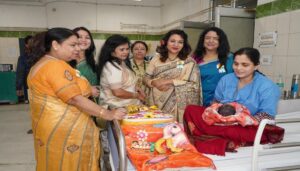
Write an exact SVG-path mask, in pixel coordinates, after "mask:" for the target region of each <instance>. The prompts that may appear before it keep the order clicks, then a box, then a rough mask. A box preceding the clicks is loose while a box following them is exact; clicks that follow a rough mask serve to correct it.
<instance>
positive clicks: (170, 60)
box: [168, 56, 177, 61]
mask: <svg viewBox="0 0 300 171" xmlns="http://www.w3.org/2000/svg"><path fill="white" fill-rule="evenodd" d="M168 59H169V61H175V60H176V59H177V56H176V57H175V58H173V59H171V58H169V57H168Z"/></svg>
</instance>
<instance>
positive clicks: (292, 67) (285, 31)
mask: <svg viewBox="0 0 300 171" xmlns="http://www.w3.org/2000/svg"><path fill="white" fill-rule="evenodd" d="M256 17H257V19H256V21H255V35H254V36H255V37H254V40H255V41H254V47H256V48H258V49H259V50H260V52H261V54H262V55H272V57H273V58H272V63H271V65H261V67H260V70H261V71H262V72H263V73H265V74H266V75H267V76H269V77H270V78H272V79H273V80H274V81H276V79H277V78H278V76H279V74H281V75H283V77H284V80H285V88H284V89H285V90H290V87H291V80H292V75H293V74H300V22H299V21H300V20H299V18H300V0H275V1H273V2H270V3H266V4H263V5H259V6H258V7H257V13H256ZM273 31H277V33H278V38H277V45H276V46H275V47H265V48H259V47H258V36H259V33H265V32H273Z"/></svg>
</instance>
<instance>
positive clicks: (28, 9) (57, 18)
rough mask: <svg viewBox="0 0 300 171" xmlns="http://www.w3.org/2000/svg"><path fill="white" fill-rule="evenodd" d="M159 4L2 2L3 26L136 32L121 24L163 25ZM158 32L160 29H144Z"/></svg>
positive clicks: (0, 14)
mask: <svg viewBox="0 0 300 171" xmlns="http://www.w3.org/2000/svg"><path fill="white" fill-rule="evenodd" d="M160 16H161V14H160V7H159V6H134V5H127V6H126V5H107V4H102V3H101V4H96V3H91V2H89V3H79V2H72V1H70V2H66V1H65V2H59V1H54V2H48V3H45V4H44V5H28V4H26V5H7V4H1V3H0V28H1V27H24V28H52V27H67V28H74V27H77V26H86V27H87V28H89V29H90V30H94V31H103V32H113V31H117V32H128V31H129V32H134V31H140V29H128V28H121V25H120V23H121V22H122V23H125V24H145V25H148V26H154V27H159V26H160V25H161V18H160ZM144 31H147V32H152V31H154V32H158V31H160V30H153V29H152V30H151V29H147V30H144Z"/></svg>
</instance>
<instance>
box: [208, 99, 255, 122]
mask: <svg viewBox="0 0 300 171" xmlns="http://www.w3.org/2000/svg"><path fill="white" fill-rule="evenodd" d="M202 118H203V120H204V122H205V123H207V124H208V125H235V124H240V125H242V126H246V125H258V122H257V120H256V119H255V118H254V117H252V116H251V114H250V111H249V110H248V109H247V108H246V107H245V106H243V105H241V104H239V103H236V102H232V103H226V104H222V103H214V104H212V105H211V106H210V107H207V108H206V109H205V111H204V113H203V115H202Z"/></svg>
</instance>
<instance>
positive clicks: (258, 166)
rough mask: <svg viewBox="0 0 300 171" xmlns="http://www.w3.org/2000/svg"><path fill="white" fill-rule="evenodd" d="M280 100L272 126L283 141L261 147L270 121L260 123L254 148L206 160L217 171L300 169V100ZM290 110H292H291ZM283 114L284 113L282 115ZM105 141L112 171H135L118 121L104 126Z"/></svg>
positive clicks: (242, 149) (239, 149)
mask: <svg viewBox="0 0 300 171" xmlns="http://www.w3.org/2000/svg"><path fill="white" fill-rule="evenodd" d="M289 104H290V103H289V102H288V100H285V101H281V102H280V104H279V109H278V111H279V114H278V115H277V116H276V124H277V125H278V126H280V127H283V128H284V129H285V135H284V139H283V141H282V142H281V143H278V144H265V145H261V144H260V143H259V142H260V138H261V134H262V131H263V129H264V127H265V125H266V124H273V121H270V120H263V121H262V122H261V123H260V125H259V129H258V131H257V134H256V138H255V143H254V146H251V147H240V148H238V149H237V151H238V152H237V153H230V152H226V154H225V156H217V155H206V156H208V157H210V158H211V159H212V160H213V162H214V164H215V166H216V167H217V170H218V171H219V170H221V171H260V170H262V171H278V170H300V157H299V156H300V99H297V100H294V101H291V104H293V107H291V106H290V105H289ZM291 109H292V110H293V111H292V110H291ZM285 111H287V112H285ZM108 139H109V144H110V149H111V155H110V161H111V166H112V169H113V170H119V171H135V168H134V167H133V165H132V164H131V162H130V160H129V159H128V158H127V156H126V149H125V148H126V147H125V139H124V135H123V133H122V131H121V127H120V125H119V122H117V121H112V122H110V124H109V126H108ZM166 170H176V171H178V170H211V169H206V168H176V169H174V168H173V169H166Z"/></svg>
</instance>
